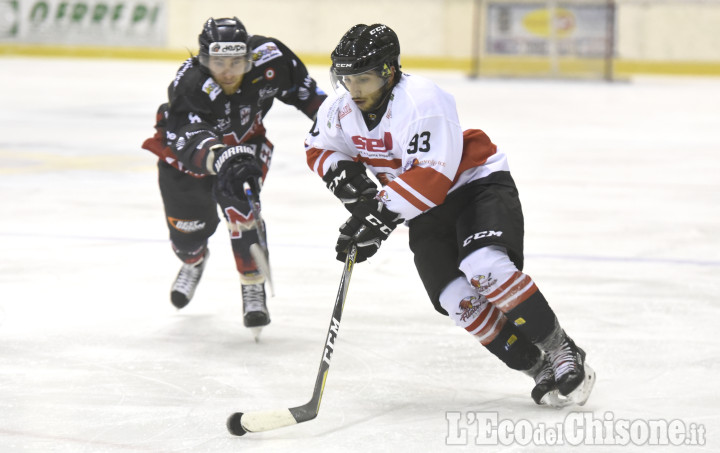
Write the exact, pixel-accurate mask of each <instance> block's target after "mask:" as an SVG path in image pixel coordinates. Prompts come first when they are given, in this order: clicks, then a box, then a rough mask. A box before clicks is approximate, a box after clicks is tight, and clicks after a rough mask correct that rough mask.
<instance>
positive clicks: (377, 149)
mask: <svg viewBox="0 0 720 453" xmlns="http://www.w3.org/2000/svg"><path fill="white" fill-rule="evenodd" d="M352 141H353V143H354V144H355V148H357V149H359V150H365V151H370V152H371V153H383V152H387V151H390V150H391V149H392V147H393V140H392V135H390V132H385V136H384V137H383V138H365V137H362V136H360V135H353V137H352Z"/></svg>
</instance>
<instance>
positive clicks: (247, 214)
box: [143, 18, 326, 328]
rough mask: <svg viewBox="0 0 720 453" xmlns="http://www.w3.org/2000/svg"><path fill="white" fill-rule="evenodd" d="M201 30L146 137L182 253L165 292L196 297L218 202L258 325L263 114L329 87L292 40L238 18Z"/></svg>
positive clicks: (252, 321) (177, 300)
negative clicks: (257, 207) (257, 31)
mask: <svg viewBox="0 0 720 453" xmlns="http://www.w3.org/2000/svg"><path fill="white" fill-rule="evenodd" d="M198 39H199V44H200V50H199V54H198V55H197V56H193V57H191V58H188V59H187V60H186V61H185V62H184V63H183V64H182V66H181V67H180V69H179V70H178V72H177V74H176V76H175V78H174V80H173V81H172V82H171V83H170V85H169V87H168V102H166V103H163V104H162V105H160V108H159V109H158V112H157V120H156V121H157V122H156V125H155V128H156V133H155V135H154V136H153V137H151V138H149V139H147V140H146V141H145V142H144V143H143V148H145V149H147V150H150V151H152V152H153V153H155V154H156V155H157V156H158V157H159V161H158V164H157V165H158V176H159V178H158V179H159V186H160V193H161V195H162V199H163V204H164V207H165V215H166V220H167V226H168V228H169V231H170V240H171V244H172V248H173V251H174V252H175V254H176V255H177V256H178V258H180V260H181V261H182V262H183V265H182V267H181V269H180V272H179V273H178V276H177V278H176V280H175V282H174V283H173V286H172V290H171V301H172V303H173V305H175V306H176V307H177V308H178V309H180V308H183V307H184V306H186V305H187V304H188V303H189V302H190V300H191V299H192V297H193V294H194V292H195V289H196V287H197V285H198V282H199V280H200V277H201V276H202V273H203V269H204V267H205V264H206V262H207V259H208V256H209V251H208V247H207V245H208V238H209V237H210V236H211V235H212V234H213V233H214V232H215V229H216V227H217V225H218V223H219V218H218V215H217V206H218V205H219V206H220V209H221V211H222V212H223V215H224V217H225V220H226V221H227V225H228V229H229V233H230V239H231V244H232V250H233V254H234V257H235V263H236V267H237V270H238V272H239V274H240V283H241V286H242V299H243V309H244V324H245V326H247V327H252V328H258V327H261V326H265V325H267V324H268V323H269V322H270V315H269V312H268V309H267V305H266V298H265V286H264V283H265V276H264V275H263V274H262V273H261V272H260V271H259V268H258V264H257V263H256V262H255V260H254V259H253V258H252V256H251V253H250V248H251V246H252V245H253V244H256V243H258V242H260V241H261V239H264V238H260V237H259V233H258V231H264V228H259V227H261V226H263V225H257V223H256V222H257V219H256V218H255V216H254V214H253V210H252V206H251V203H253V202H256V203H259V197H258V196H259V192H260V189H261V187H262V183H263V181H264V180H265V178H266V176H267V173H268V170H269V168H270V163H271V158H272V154H273V145H272V143H271V142H270V141H269V140H268V139H267V138H266V137H265V127H264V126H263V118H264V117H265V115H266V114H267V113H268V111H269V110H270V108H271V107H272V104H273V101H274V100H275V99H278V100H280V101H282V102H284V103H285V104H289V105H292V106H295V107H296V108H297V109H298V110H300V111H301V112H302V113H304V114H305V115H306V116H307V117H308V118H310V119H311V120H312V119H314V117H315V114H316V112H317V109H318V107H319V106H320V104H321V103H322V102H323V100H324V99H325V98H326V95H325V93H323V92H322V90H320V89H319V88H318V87H317V84H316V82H315V80H313V79H312V78H311V77H310V76H309V75H308V72H307V69H306V68H305V65H304V64H303V63H302V61H300V59H299V58H298V57H297V56H295V54H294V53H293V52H292V51H291V50H290V49H289V48H288V47H286V46H285V45H284V44H283V43H282V42H280V41H278V40H277V39H273V38H268V37H264V36H259V35H249V34H248V33H247V31H246V29H245V27H244V26H243V24H242V23H241V22H240V20H238V19H237V18H223V19H213V18H211V19H208V20H207V22H206V23H205V24H204V26H203V29H202V32H201V33H200V35H199V38H198ZM247 189H250V191H249V192H248V191H247ZM249 197H251V198H253V200H249V199H248V198H249Z"/></svg>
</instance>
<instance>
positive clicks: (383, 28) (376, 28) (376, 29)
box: [370, 25, 387, 35]
mask: <svg viewBox="0 0 720 453" xmlns="http://www.w3.org/2000/svg"><path fill="white" fill-rule="evenodd" d="M386 28H387V27H386V26H385V25H380V26H379V27H375V28H373V29H372V30H370V34H371V35H374V34H375V33H377V32H379V31H381V30H385V29H386Z"/></svg>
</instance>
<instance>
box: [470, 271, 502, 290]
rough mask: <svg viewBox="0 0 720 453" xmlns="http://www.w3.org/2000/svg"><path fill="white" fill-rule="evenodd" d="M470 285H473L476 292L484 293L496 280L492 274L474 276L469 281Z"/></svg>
mask: <svg viewBox="0 0 720 453" xmlns="http://www.w3.org/2000/svg"><path fill="white" fill-rule="evenodd" d="M470 284H471V285H473V286H474V287H475V288H477V289H478V291H480V292H481V293H482V292H485V291H487V290H488V289H490V288H492V287H493V286H495V284H497V279H496V278H495V277H493V275H492V272H490V273H489V274H487V275H476V276H474V277H473V278H472V279H471V280H470Z"/></svg>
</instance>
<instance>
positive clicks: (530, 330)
mask: <svg viewBox="0 0 720 453" xmlns="http://www.w3.org/2000/svg"><path fill="white" fill-rule="evenodd" d="M505 315H506V316H507V318H508V320H509V321H510V322H511V323H513V324H515V325H516V326H517V327H518V329H520V331H521V332H522V333H524V334H525V335H526V336H527V338H529V339H530V341H532V342H533V343H539V342H542V341H543V340H545V339H546V338H547V337H548V335H550V334H551V333H552V332H553V329H554V328H555V325H556V324H557V318H556V317H555V313H554V312H553V310H552V308H550V305H548V303H547V300H545V296H543V295H542V293H541V292H540V290H538V291H536V292H535V293H534V294H533V295H531V296H530V297H528V298H527V299H526V300H525V301H523V302H522V303H521V304H520V305H518V306H517V307H515V308H513V309H512V310H510V311H509V312H507V313H505Z"/></svg>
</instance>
